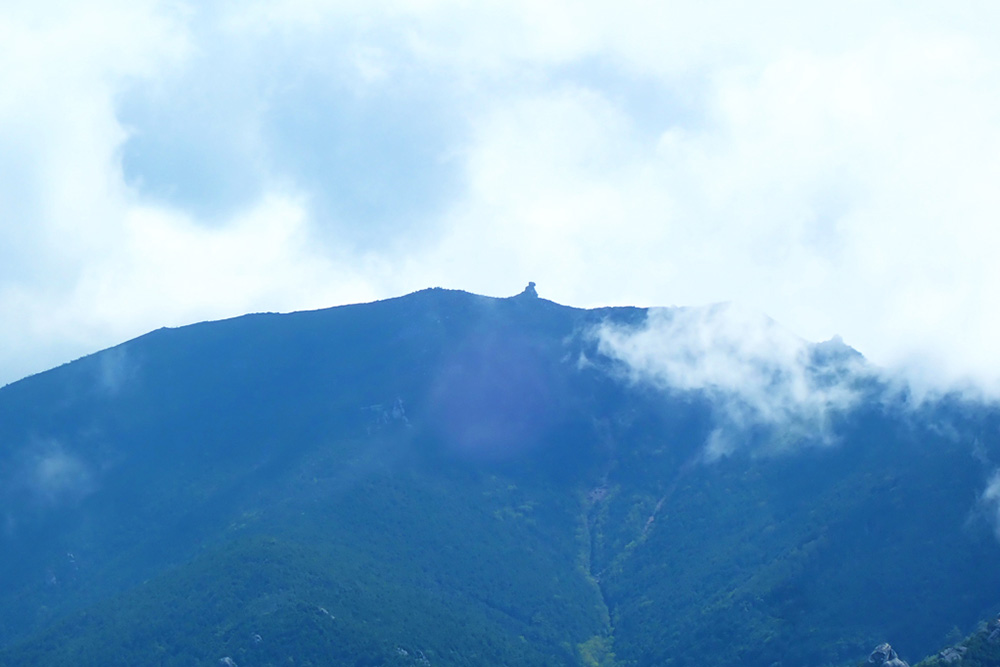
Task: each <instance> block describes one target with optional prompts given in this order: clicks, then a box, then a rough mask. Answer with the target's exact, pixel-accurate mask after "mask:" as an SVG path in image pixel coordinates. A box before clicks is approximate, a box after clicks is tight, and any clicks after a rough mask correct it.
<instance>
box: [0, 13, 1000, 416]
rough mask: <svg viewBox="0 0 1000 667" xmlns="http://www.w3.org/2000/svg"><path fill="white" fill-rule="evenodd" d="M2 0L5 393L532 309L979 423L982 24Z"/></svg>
mask: <svg viewBox="0 0 1000 667" xmlns="http://www.w3.org/2000/svg"><path fill="white" fill-rule="evenodd" d="M948 4H949V5H951V6H945V3H940V2H920V1H919V0H908V1H906V2H903V1H899V2H893V1H885V2H871V1H865V2H853V1H851V0H840V1H838V2H835V3H834V2H814V3H802V2H790V1H789V2H784V1H775V2H761V3H743V2H723V1H712V0H706V1H702V2H672V1H669V0H661V1H659V2H649V1H645V0H619V2H616V3H609V2H586V1H578V2H562V1H560V0H551V1H549V2H545V3H540V2H529V1H527V0H503V1H493V0H480V1H478V2H464V1H460V0H363V1H360V0H359V1H355V0H341V1H332V0H331V1H326V0H270V1H268V2H255V1H254V0H240V1H238V2H236V1H228V0H201V1H199V2H184V1H180V0H177V1H163V2H159V1H155V0H124V1H122V0H85V1H84V2H79V1H70V0H33V1H32V2H24V1H18V0H14V1H12V2H4V3H0V384H4V383H7V382H11V381H14V380H17V379H18V378H20V377H23V376H25V375H27V374H31V373H35V372H39V371H42V370H44V369H47V368H50V367H52V366H56V365H58V364H61V363H64V362H66V361H69V360H71V359H74V358H77V357H80V356H83V355H85V354H88V353H91V352H94V351H96V350H99V349H102V348H106V347H109V346H112V345H115V344H117V343H119V342H121V341H123V340H126V339H129V338H132V337H134V336H137V335H140V334H142V333H145V332H147V331H149V330H152V329H155V328H158V327H161V326H179V325H183V324H187V323H191V322H197V321H202V320H207V319H220V318H224V317H231V316H235V315H239V314H242V313H246V312H260V311H282V312H284V311H292V310H301V309H311V308H320V307H326V306H333V305H338V304H344V303H353V302H359V301H370V300H374V299H380V298H385V297H391V296H398V295H401V294H405V293H408V292H412V291H416V290H418V289H422V288H425V287H432V286H441V287H447V288H455V289H464V290H467V291H471V292H476V293H480V294H487V295H492V296H508V295H512V294H516V293H518V292H520V291H521V290H522V289H523V288H524V286H525V284H527V282H528V281H529V280H530V281H535V282H536V283H537V285H538V291H539V293H540V295H541V296H542V297H545V298H548V299H552V300H554V301H558V302H560V303H565V304H568V305H574V306H580V307H594V306H603V305H641V306H671V305H684V306H697V305H703V304H711V303H716V302H733V303H736V304H740V307H741V308H746V309H749V310H751V311H753V312H760V313H766V314H767V315H768V316H770V317H771V318H774V320H776V321H778V322H780V323H781V324H782V325H783V326H784V327H785V328H787V330H789V331H791V332H794V333H795V334H796V335H797V336H800V337H802V338H804V339H806V340H810V341H822V340H826V339H829V338H830V337H832V336H833V335H835V334H839V335H841V336H842V337H843V339H844V340H845V341H846V342H847V343H848V344H849V345H851V346H853V347H855V348H856V349H858V350H860V351H861V352H862V353H863V354H864V355H865V356H866V357H867V358H868V359H869V360H870V361H871V362H873V363H874V364H877V365H878V366H880V367H882V368H885V369H888V370H890V371H892V372H899V373H902V374H903V375H904V376H905V377H907V378H909V379H911V380H912V381H913V382H914V383H923V384H924V385H929V386H935V387H941V388H948V387H954V386H961V387H969V386H971V387H976V388H978V389H979V390H981V391H983V392H985V393H986V394H987V395H990V396H994V397H996V396H1000V345H996V344H995V341H997V340H1000V309H998V308H996V307H995V306H994V304H995V301H996V296H997V295H998V293H1000V262H998V261H997V253H998V252H1000V225H998V224H997V215H998V212H1000V187H998V184H1000V42H998V41H997V40H996V39H995V36H996V35H997V34H998V33H1000V6H997V5H996V4H995V3H986V2H973V1H969V2H962V3H948Z"/></svg>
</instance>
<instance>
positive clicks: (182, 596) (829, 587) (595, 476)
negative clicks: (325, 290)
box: [0, 289, 1000, 666]
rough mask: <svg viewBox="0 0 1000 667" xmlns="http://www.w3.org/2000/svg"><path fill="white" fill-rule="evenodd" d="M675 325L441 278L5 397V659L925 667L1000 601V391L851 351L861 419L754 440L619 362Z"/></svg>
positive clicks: (751, 431) (1, 464)
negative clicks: (995, 499) (405, 292)
mask: <svg viewBox="0 0 1000 667" xmlns="http://www.w3.org/2000/svg"><path fill="white" fill-rule="evenodd" d="M655 316H656V317H661V318H662V317H666V318H674V319H673V320H671V321H673V322H677V321H681V320H682V319H683V318H682V317H681V314H680V312H679V311H676V312H675V311H657V313H656V314H655ZM653 317H654V315H653V314H650V313H647V311H646V310H643V309H633V308H619V309H598V310H580V309H574V308H569V307H565V306H561V305H558V304H555V303H552V302H550V301H546V300H544V299H539V298H536V297H535V296H534V295H533V293H532V291H526V293H525V294H522V295H520V296H517V297H513V298H510V299H492V298H487V297H480V296H476V295H471V294H467V293H464V292H454V291H447V290H440V289H434V290H425V291H422V292H417V293H415V294H411V295H409V296H406V297H401V298H398V299H392V300H387V301H382V302H376V303H371V304H363V305H356V306H346V307H340V308H333V309H328V310H322V311H313V312H304V313H294V314H289V315H275V314H261V315H250V316H245V317H241V318H236V319H233V320H227V321H222V322H213V323H204V324H199V325H193V326H189V327H183V328H180V329H170V330H167V329H162V330H158V331H154V332H152V333H150V334H148V335H146V336H143V337H140V338H138V339H135V340H133V341H130V342H128V343H125V344H123V345H121V346H118V347H116V348H113V349H111V350H106V351H104V352H101V353H98V354H95V355H92V356H90V357H86V358H84V359H81V360H78V361H76V362H74V363H71V364H67V365H65V366H62V367H60V368H57V369H53V370H52V371H49V372H46V373H42V374H39V375H36V376H33V377H30V378H27V379H25V380H23V381H21V382H17V383H14V384H12V385H9V386H7V387H5V388H3V389H2V390H0V502H2V505H0V508H2V509H0V521H2V523H0V664H3V665H22V664H25V665H26V664H102V665H134V664H163V665H170V664H177V665H182V664H183V665H190V664H206V665H208V664H219V662H220V660H224V659H226V658H228V659H229V660H230V661H231V662H234V663H236V664H238V665H241V666H244V665H278V664H293V663H294V664H297V665H308V664H313V665H321V664H351V665H354V664H356V665H382V664H385V665H410V664H432V665H477V664H508V665H515V664H517V665H521V664H537V665H552V664H566V665H577V664H590V665H593V664H602V665H614V664H621V665H678V666H679V665H696V664H697V665H703V664H713V665H774V664H783V665H801V664H809V665H847V664H855V663H856V662H857V660H858V659H859V658H861V657H863V656H865V655H867V654H868V653H869V652H870V651H871V648H872V647H873V646H875V645H876V644H878V643H880V642H882V641H886V640H888V641H891V642H892V644H893V646H894V647H895V648H896V649H897V650H898V651H899V653H900V654H901V655H902V656H904V657H907V658H908V659H909V660H910V662H911V663H912V662H914V658H917V657H920V656H922V655H927V654H929V653H930V652H932V651H934V650H936V649H937V648H938V647H939V646H941V645H943V644H945V643H946V638H947V637H948V635H949V633H952V632H953V631H954V628H956V627H958V628H960V629H962V630H963V631H968V630H971V629H972V627H973V625H974V623H975V622H976V621H977V620H978V619H979V618H982V617H984V616H986V615H988V614H989V613H992V612H993V611H994V610H995V605H996V604H997V603H998V602H1000V600H998V595H997V591H1000V586H998V585H1000V569H998V568H996V567H995V563H996V562H998V558H1000V547H998V543H997V540H996V538H995V536H994V532H993V530H994V526H993V524H992V519H993V518H994V517H993V515H992V514H991V511H992V508H991V507H990V506H989V505H988V504H987V503H986V502H985V501H984V500H983V493H984V490H985V489H986V487H987V485H988V484H989V483H990V480H991V477H992V475H993V473H994V470H995V467H996V466H995V465H994V464H993V463H992V461H994V460H998V459H1000V452H998V443H997V439H998V438H997V436H998V434H1000V431H998V428H997V425H998V420H997V414H996V412H995V411H994V410H993V409H992V408H991V407H990V406H985V405H979V404H974V403H968V402H964V401H961V400H959V399H957V398H955V397H950V398H947V399H943V400H940V401H936V402H928V403H924V404H921V405H919V406H914V405H912V404H911V402H909V401H907V400H905V396H901V395H899V394H898V393H894V392H892V391H890V390H889V388H888V387H887V386H886V385H884V384H883V383H882V382H881V381H880V380H879V379H878V378H877V377H876V376H874V375H872V374H869V373H867V372H866V371H864V368H865V366H864V363H863V361H861V360H860V359H859V357H858V355H857V354H856V353H854V352H853V351H852V350H850V349H849V348H846V346H843V345H841V344H838V343H827V344H823V345H820V346H809V347H808V349H807V351H808V354H809V356H808V364H807V368H806V370H805V371H804V372H806V373H807V374H808V378H809V382H808V383H806V384H805V385H803V386H805V387H806V388H807V389H813V390H816V391H821V392H827V393H829V392H830V391H832V390H831V389H830V387H841V386H843V387H846V388H847V389H846V391H849V392H850V394H851V396H852V400H850V401H842V402H834V403H830V404H829V406H827V404H825V403H824V408H823V410H821V411H819V412H816V411H813V412H809V413H808V415H811V416H808V418H806V419H803V418H801V416H802V414H807V413H802V412H801V411H799V412H795V411H791V412H788V413H787V415H786V413H783V412H782V413H778V414H777V416H775V415H774V414H769V415H768V416H767V418H766V419H763V421H761V420H757V421H755V419H754V418H753V417H754V415H757V416H760V413H759V410H758V411H757V412H754V411H753V410H749V411H748V409H747V408H746V406H745V405H743V404H742V403H739V404H737V407H736V408H734V407H733V405H734V403H733V399H732V397H729V398H727V397H726V395H724V393H720V391H717V388H716V387H715V385H713V384H702V385H699V386H698V387H694V386H690V385H688V386H672V385H671V384H670V383H669V382H656V381H649V380H648V378H646V377H645V376H643V375H642V374H641V373H637V372H634V371H635V369H634V368H633V369H631V370H630V369H629V368H628V365H629V363H631V362H630V360H631V359H632V358H631V357H627V356H626V355H624V353H622V354H616V353H614V352H613V350H612V348H609V347H608V345H607V341H609V340H612V338H609V335H606V334H607V332H609V331H610V332H612V333H613V334H614V335H617V336H623V335H627V334H628V332H630V331H640V330H642V328H643V327H644V326H646V325H647V323H648V320H649V319H650V318H653ZM609 327H610V328H609ZM667 331H668V332H670V331H673V332H674V333H676V331H677V330H676V329H667ZM628 340H630V341H631V340H633V339H631V338H630V339H628ZM671 340H672V339H671V338H670V336H669V335H668V336H667V337H666V339H665V340H664V341H662V344H663V345H666V346H667V349H669V348H670V345H671ZM622 349H625V348H622ZM629 349H631V348H629ZM858 369H862V370H861V371H859V370H858ZM768 372H771V371H768ZM782 372H783V371H781V369H777V370H775V371H774V374H773V384H774V387H779V386H785V384H787V383H788V382H789V381H790V380H788V378H787V377H786V376H785V375H782ZM769 377H770V376H769ZM792 380H794V381H795V384H794V387H796V388H797V389H796V391H797V392H798V393H801V392H800V391H798V390H799V389H801V386H800V385H802V382H801V378H799V377H798V376H795V377H793V378H792ZM782 383H784V384H782ZM800 398H801V397H800ZM796 400H799V399H798V398H797V399H796ZM802 400H804V401H805V403H804V404H805V405H813V403H810V402H809V401H808V400H807V398H803V399H802ZM723 401H729V403H727V404H726V405H725V406H724V407H721V405H722V404H721V403H720V402H723ZM744 402H745V401H744ZM741 406H742V407H741ZM814 413H815V414H814ZM815 415H819V417H821V420H819V417H816V418H815V419H814V417H815ZM820 431H821V432H820ZM720 434H722V436H720ZM723 436H724V437H725V438H728V441H727V442H729V445H728V446H726V447H720V446H719V444H718V443H719V438H720V437H723ZM227 664H228V663H227Z"/></svg>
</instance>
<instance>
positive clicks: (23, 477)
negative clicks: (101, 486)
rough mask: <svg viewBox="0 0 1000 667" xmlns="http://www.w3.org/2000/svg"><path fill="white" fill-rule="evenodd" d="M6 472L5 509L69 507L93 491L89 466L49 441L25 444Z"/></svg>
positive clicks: (93, 479) (53, 441) (95, 485)
mask: <svg viewBox="0 0 1000 667" xmlns="http://www.w3.org/2000/svg"><path fill="white" fill-rule="evenodd" d="M8 472H9V476H8V477H7V479H6V482H5V487H6V489H5V490H6V491H7V493H8V502H9V503H10V506H9V507H8V510H10V509H11V507H16V506H18V505H19V504H20V503H23V502H25V501H26V502H27V503H28V504H29V505H30V506H32V507H34V508H42V509H51V508H57V507H64V506H71V505H74V504H76V503H78V502H79V501H81V500H83V499H84V498H86V497H87V496H89V495H90V494H91V493H93V492H94V491H95V490H96V488H97V480H96V478H95V476H94V473H93V471H92V469H91V466H90V465H89V464H88V463H87V462H86V461H85V460H84V459H83V458H81V457H80V456H78V455H77V454H75V453H73V452H72V451H71V450H70V449H68V448H67V447H65V446H64V445H63V444H62V443H60V442H59V441H56V440H52V439H46V440H39V441H36V442H34V443H32V444H30V445H28V446H27V447H26V448H25V449H24V451H23V452H22V453H21V454H20V455H19V457H18V460H17V461H15V462H14V463H13V465H12V468H11V469H10V470H9V471H8ZM11 494H12V495H11Z"/></svg>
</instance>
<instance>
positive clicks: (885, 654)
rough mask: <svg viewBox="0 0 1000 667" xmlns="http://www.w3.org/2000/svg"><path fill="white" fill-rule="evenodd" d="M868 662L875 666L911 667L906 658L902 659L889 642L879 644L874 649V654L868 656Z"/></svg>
mask: <svg viewBox="0 0 1000 667" xmlns="http://www.w3.org/2000/svg"><path fill="white" fill-rule="evenodd" d="M866 664H869V665H874V666H875V667H910V665H909V664H908V663H907V662H906V661H905V660H900V658H899V656H898V655H896V652H895V651H894V650H893V649H892V647H891V646H889V645H888V644H879V645H878V646H876V647H875V650H874V651H872V654H871V655H870V656H868V662H867V663H866Z"/></svg>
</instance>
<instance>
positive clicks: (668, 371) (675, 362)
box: [594, 304, 870, 460]
mask: <svg viewBox="0 0 1000 667" xmlns="http://www.w3.org/2000/svg"><path fill="white" fill-rule="evenodd" d="M594 335H595V336H596V338H597V343H598V351H599V352H600V353H601V354H604V355H606V356H608V357H610V358H612V359H614V360H617V361H619V362H621V363H622V365H623V368H624V371H625V372H626V373H627V375H628V376H629V377H630V378H631V380H632V381H634V382H641V383H647V384H650V385H652V386H655V387H657V388H660V389H663V390H667V391H671V392H699V393H702V394H704V395H706V396H708V397H709V398H710V399H711V400H712V405H713V410H714V412H715V418H716V423H717V425H716V428H715V429H714V431H713V432H712V433H711V435H710V436H709V438H708V441H707V443H706V447H705V456H706V457H707V458H708V459H709V460H714V459H717V458H718V457H720V456H724V455H727V454H730V453H732V452H733V451H735V450H736V449H738V448H740V447H742V446H749V445H751V442H750V440H751V439H752V437H753V434H754V433H755V432H758V433H759V432H760V431H761V430H762V429H763V430H765V431H766V433H765V434H764V435H765V439H764V442H763V443H754V444H756V445H757V446H763V447H765V448H766V449H770V450H772V451H773V450H781V449H784V448H789V447H794V446H799V445H801V444H802V443H803V442H805V443H811V444H820V445H823V444H830V443H832V442H833V441H834V438H835V435H834V432H833V430H832V420H833V418H834V416H835V415H836V414H837V413H839V412H843V411H845V410H847V409H849V408H850V407H851V406H852V405H853V404H854V403H855V402H856V401H857V400H858V399H859V398H860V391H859V389H858V379H859V378H861V377H863V376H864V375H865V374H867V373H868V372H870V371H867V370H866V369H865V368H864V365H863V362H862V360H861V358H860V356H858V355H857V354H856V353H853V352H852V351H851V350H849V349H848V348H847V347H846V346H843V344H842V343H840V342H839V341H830V342H828V343H826V344H825V345H824V347H825V348H826V349H827V351H829V352H831V353H832V354H829V355H826V357H827V358H826V359H823V358H821V357H820V355H817V354H816V348H815V347H814V346H812V345H810V344H808V343H806V341H804V340H802V339H801V338H798V337H797V336H795V335H793V334H791V333H789V332H788V331H786V330H784V329H782V328H781V327H780V326H778V325H777V324H776V323H775V322H774V321H772V320H770V319H769V318H767V317H765V316H763V315H760V314H757V313H753V312H750V311H748V310H747V309H745V308H740V307H738V306H735V305H733V304H717V305H714V306H709V307H705V308H681V309H672V310H671V309H662V308H658V309H650V310H649V312H648V314H647V318H646V321H645V323H644V324H643V325H642V326H641V327H635V328H633V327H627V326H621V325H612V324H605V325H603V326H601V327H600V328H598V329H597V330H596V331H595V332H594Z"/></svg>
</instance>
